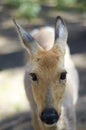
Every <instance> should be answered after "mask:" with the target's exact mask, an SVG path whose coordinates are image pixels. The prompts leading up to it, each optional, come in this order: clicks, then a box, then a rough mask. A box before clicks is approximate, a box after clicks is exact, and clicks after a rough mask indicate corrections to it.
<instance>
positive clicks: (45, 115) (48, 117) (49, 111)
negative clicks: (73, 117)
mask: <svg viewBox="0 0 86 130" xmlns="http://www.w3.org/2000/svg"><path fill="white" fill-rule="evenodd" d="M58 119H59V115H58V113H57V112H56V110H55V109H54V108H46V109H44V110H43V112H42V113H41V120H42V121H43V122H44V123H45V124H48V125H52V124H54V123H56V122H57V121H58Z"/></svg>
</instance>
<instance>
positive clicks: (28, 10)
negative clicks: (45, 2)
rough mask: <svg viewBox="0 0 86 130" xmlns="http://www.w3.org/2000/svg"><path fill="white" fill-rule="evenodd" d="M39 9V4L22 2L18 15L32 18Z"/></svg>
mask: <svg viewBox="0 0 86 130" xmlns="http://www.w3.org/2000/svg"><path fill="white" fill-rule="evenodd" d="M40 10H41V8H40V6H39V4H35V3H34V4H33V3H24V4H22V5H21V6H20V7H19V9H18V13H19V14H20V16H23V17H26V18H33V17H36V16H37V15H38V13H39V12H40Z"/></svg>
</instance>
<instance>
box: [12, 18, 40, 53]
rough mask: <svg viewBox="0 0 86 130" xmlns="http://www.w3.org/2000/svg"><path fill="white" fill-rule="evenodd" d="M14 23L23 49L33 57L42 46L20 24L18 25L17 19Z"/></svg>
mask: <svg viewBox="0 0 86 130" xmlns="http://www.w3.org/2000/svg"><path fill="white" fill-rule="evenodd" d="M13 22H14V24H15V26H16V29H17V31H18V34H19V36H20V39H21V41H22V45H23V47H24V48H25V49H26V50H27V51H28V52H29V53H30V54H31V55H32V54H34V53H35V51H37V49H40V48H41V47H40V45H39V44H38V43H37V42H36V40H35V39H34V38H33V37H32V36H31V35H30V34H29V33H27V32H26V31H25V30H24V29H23V28H22V27H21V26H20V25H19V24H17V23H16V21H15V19H13Z"/></svg>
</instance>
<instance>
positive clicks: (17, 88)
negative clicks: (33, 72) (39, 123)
mask: <svg viewBox="0 0 86 130" xmlns="http://www.w3.org/2000/svg"><path fill="white" fill-rule="evenodd" d="M57 15H60V16H62V17H63V19H64V20H65V22H66V25H67V27H68V32H69V38H68V44H69V46H70V50H71V54H72V59H73V61H74V63H75V65H76V68H77V70H78V72H79V77H80V90H79V100H78V103H77V106H76V114H77V130H83V129H84V130H85V129H86V0H43V1H42V0H0V130H28V128H29V129H30V130H31V129H32V126H31V115H30V107H29V103H28V102H27V98H26V96H25V91H24V85H23V77H24V66H25V62H24V50H23V48H22V47H21V45H20V42H19V38H18V35H17V33H16V30H15V28H14V24H13V21H12V19H13V18H16V19H17V22H18V23H19V24H21V25H22V26H23V27H24V28H25V29H26V30H27V31H31V30H33V29H34V28H40V27H43V26H47V25H48V26H53V25H54V23H55V17H56V16H57Z"/></svg>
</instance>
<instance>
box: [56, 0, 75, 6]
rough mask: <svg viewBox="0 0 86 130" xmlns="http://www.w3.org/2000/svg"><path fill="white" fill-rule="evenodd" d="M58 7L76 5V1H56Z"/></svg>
mask: <svg viewBox="0 0 86 130" xmlns="http://www.w3.org/2000/svg"><path fill="white" fill-rule="evenodd" d="M56 2H57V5H59V6H72V5H74V4H76V2H77V0H56Z"/></svg>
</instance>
